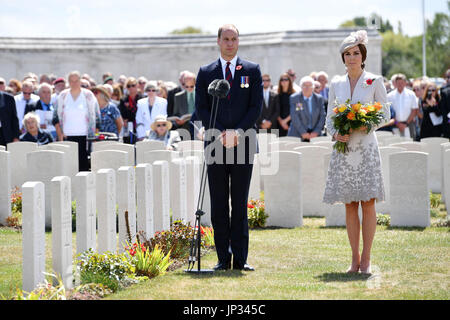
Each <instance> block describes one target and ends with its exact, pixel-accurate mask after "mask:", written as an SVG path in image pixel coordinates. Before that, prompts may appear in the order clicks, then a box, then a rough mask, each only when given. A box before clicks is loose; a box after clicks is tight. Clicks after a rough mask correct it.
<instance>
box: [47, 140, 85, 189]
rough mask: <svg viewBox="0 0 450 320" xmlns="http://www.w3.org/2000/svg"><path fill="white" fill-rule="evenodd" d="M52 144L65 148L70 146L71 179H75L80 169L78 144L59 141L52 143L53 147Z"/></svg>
mask: <svg viewBox="0 0 450 320" xmlns="http://www.w3.org/2000/svg"><path fill="white" fill-rule="evenodd" d="M52 144H62V145H64V146H69V147H70V150H69V153H70V164H71V168H70V172H71V177H75V175H76V174H77V173H78V172H79V167H78V142H74V141H57V142H52V143H50V145H52ZM72 186H73V185H72Z"/></svg>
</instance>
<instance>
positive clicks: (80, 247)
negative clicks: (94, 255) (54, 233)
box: [73, 171, 97, 254]
mask: <svg viewBox="0 0 450 320" xmlns="http://www.w3.org/2000/svg"><path fill="white" fill-rule="evenodd" d="M74 180H75V181H74V183H73V185H74V194H75V200H76V206H77V218H76V231H77V254H80V253H82V252H84V251H86V250H88V249H89V248H91V249H93V250H94V251H95V250H96V248H97V234H96V219H97V201H96V188H95V173H93V172H89V171H82V172H79V173H77V175H76V176H75V178H74Z"/></svg>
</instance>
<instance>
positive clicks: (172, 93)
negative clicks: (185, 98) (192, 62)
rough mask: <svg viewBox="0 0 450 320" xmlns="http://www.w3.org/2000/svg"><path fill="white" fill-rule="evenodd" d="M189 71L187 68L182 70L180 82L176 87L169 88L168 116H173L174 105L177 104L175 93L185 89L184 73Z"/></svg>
mask: <svg viewBox="0 0 450 320" xmlns="http://www.w3.org/2000/svg"><path fill="white" fill-rule="evenodd" d="M187 72H189V71H187V70H184V71H181V72H180V76H179V77H178V82H179V83H180V84H179V85H178V86H176V87H175V88H173V89H171V90H169V92H167V116H168V117H171V116H173V114H174V113H173V107H174V104H175V95H176V94H177V93H179V92H181V91H183V89H184V75H185V74H186V73H187Z"/></svg>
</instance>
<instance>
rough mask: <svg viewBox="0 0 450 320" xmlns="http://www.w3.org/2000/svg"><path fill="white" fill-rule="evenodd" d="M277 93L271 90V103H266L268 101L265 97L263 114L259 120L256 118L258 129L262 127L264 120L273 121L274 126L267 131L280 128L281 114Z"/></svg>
mask: <svg viewBox="0 0 450 320" xmlns="http://www.w3.org/2000/svg"><path fill="white" fill-rule="evenodd" d="M276 97H277V94H276V93H275V92H273V91H269V105H268V106H267V105H266V101H265V100H264V99H263V107H262V111H261V115H260V116H259V118H258V120H256V125H257V127H258V130H259V129H261V123H262V122H263V120H269V121H270V122H272V126H271V127H270V129H269V130H268V131H267V132H270V130H271V129H278V120H277V118H278V117H279V115H280V110H279V109H278V108H279V104H278V103H277V99H276Z"/></svg>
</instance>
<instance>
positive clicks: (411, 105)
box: [387, 88, 419, 122]
mask: <svg viewBox="0 0 450 320" xmlns="http://www.w3.org/2000/svg"><path fill="white" fill-rule="evenodd" d="M387 98H388V101H389V102H391V103H392V107H393V108H394V111H395V120H397V121H398V122H406V120H408V117H409V115H410V114H411V111H412V110H413V109H418V108H419V106H418V104H417V99H416V95H415V94H414V92H413V91H411V90H409V89H407V88H405V89H403V91H402V93H399V92H398V91H397V90H393V91H391V92H389V94H388V96H387Z"/></svg>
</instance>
